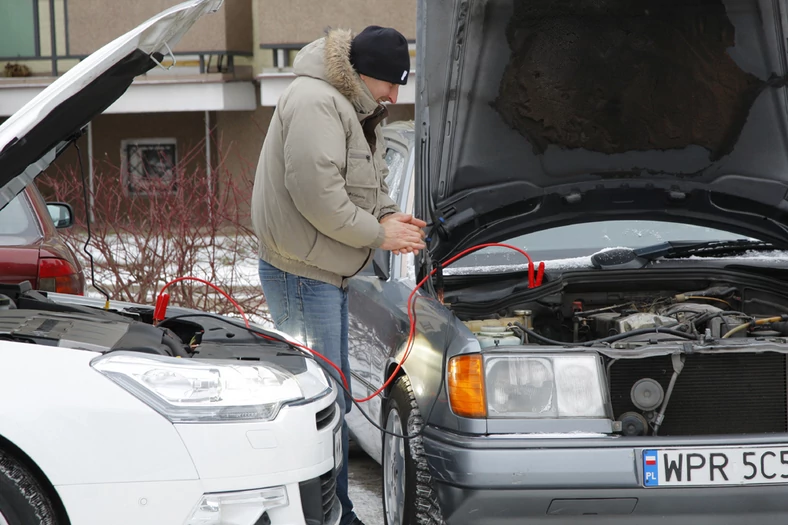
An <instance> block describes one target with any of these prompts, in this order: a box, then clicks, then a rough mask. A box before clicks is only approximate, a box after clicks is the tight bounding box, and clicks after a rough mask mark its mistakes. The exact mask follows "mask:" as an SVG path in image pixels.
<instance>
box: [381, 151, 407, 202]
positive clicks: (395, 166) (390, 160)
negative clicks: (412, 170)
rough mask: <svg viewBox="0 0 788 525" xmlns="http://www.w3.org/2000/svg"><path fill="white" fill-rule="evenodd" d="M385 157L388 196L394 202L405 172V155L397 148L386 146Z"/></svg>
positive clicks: (397, 196)
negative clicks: (387, 173)
mask: <svg viewBox="0 0 788 525" xmlns="http://www.w3.org/2000/svg"><path fill="white" fill-rule="evenodd" d="M385 159H386V164H388V166H389V175H388V177H386V185H387V186H388V187H389V196H390V197H391V198H392V200H393V201H394V202H397V199H398V198H399V192H400V190H401V189H402V178H403V175H404V173H405V155H403V154H402V153H401V152H400V151H399V150H396V149H394V148H388V149H387V150H386V157H385Z"/></svg>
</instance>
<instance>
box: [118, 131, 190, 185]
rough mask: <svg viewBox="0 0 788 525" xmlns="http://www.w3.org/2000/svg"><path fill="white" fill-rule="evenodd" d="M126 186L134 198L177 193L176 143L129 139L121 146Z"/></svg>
mask: <svg viewBox="0 0 788 525" xmlns="http://www.w3.org/2000/svg"><path fill="white" fill-rule="evenodd" d="M121 158H122V161H121V164H122V170H123V177H124V180H123V184H124V186H125V187H126V191H128V193H129V194H130V195H147V194H151V193H163V192H171V191H174V190H175V164H176V162H177V161H178V152H177V144H176V140H175V139H136V140H133V139H129V140H124V141H122V143H121Z"/></svg>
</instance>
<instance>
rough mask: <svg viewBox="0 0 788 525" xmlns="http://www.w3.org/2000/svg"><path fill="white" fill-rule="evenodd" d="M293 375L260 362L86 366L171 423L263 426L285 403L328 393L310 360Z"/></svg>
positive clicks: (154, 359) (124, 358) (123, 360)
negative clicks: (261, 424) (230, 423)
mask: <svg viewBox="0 0 788 525" xmlns="http://www.w3.org/2000/svg"><path fill="white" fill-rule="evenodd" d="M304 362H305V363H306V365H305V368H304V370H303V371H301V372H300V373H298V374H293V373H290V372H288V371H287V370H284V369H282V368H280V367H278V366H276V365H273V364H270V363H263V362H257V361H254V362H251V361H230V360H208V359H205V360H202V359H180V358H174V357H166V356H158V355H149V354H140V353H136V352H116V353H111V354H107V355H104V356H100V357H97V358H96V359H94V360H93V361H92V362H91V366H93V368H95V369H96V370H98V371H99V372H101V373H102V374H104V375H106V376H107V377H108V378H110V379H111V380H113V381H114V382H115V383H117V384H118V385H120V386H121V387H123V388H124V389H126V390H128V391H129V392H130V393H132V394H133V395H135V396H136V397H138V398H139V399H140V400H142V401H143V402H145V403H146V404H148V405H149V406H151V407H152V408H153V409H154V410H156V411H158V412H159V413H160V414H162V415H163V416H164V417H166V418H167V419H169V420H170V421H172V422H173V423H176V422H177V423H204V422H222V421H248V420H256V421H269V420H272V419H274V418H276V416H277V414H278V413H279V409H280V408H281V407H282V406H283V405H285V404H287V403H293V402H298V401H304V400H310V399H315V398H317V397H320V396H322V395H324V394H325V393H327V392H328V391H330V389H331V386H330V383H329V380H328V375H327V374H326V373H325V372H324V371H323V370H322V369H321V368H320V367H319V366H318V365H317V364H316V363H315V362H314V361H312V360H311V359H305V360H304Z"/></svg>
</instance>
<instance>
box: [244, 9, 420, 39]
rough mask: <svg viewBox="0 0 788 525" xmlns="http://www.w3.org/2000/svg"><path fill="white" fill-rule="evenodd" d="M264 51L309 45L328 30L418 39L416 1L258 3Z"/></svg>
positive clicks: (260, 37)
mask: <svg viewBox="0 0 788 525" xmlns="http://www.w3.org/2000/svg"><path fill="white" fill-rule="evenodd" d="M257 1H258V2H259V3H260V5H259V9H258V10H259V14H258V23H259V25H260V27H259V31H258V36H259V43H260V45H261V46H263V47H277V46H280V45H282V44H289V45H298V44H301V45H303V44H306V43H309V42H311V41H312V40H314V39H316V38H319V37H321V36H323V32H324V31H325V30H326V29H327V28H345V29H352V30H353V31H356V32H358V31H361V30H362V29H364V28H365V27H366V26H368V25H373V24H374V25H380V26H389V27H394V28H396V29H397V30H399V31H400V32H401V33H402V34H403V35H405V38H407V39H408V40H409V41H415V39H416V0H397V1H391V0H322V1H319V2H317V1H315V0H257Z"/></svg>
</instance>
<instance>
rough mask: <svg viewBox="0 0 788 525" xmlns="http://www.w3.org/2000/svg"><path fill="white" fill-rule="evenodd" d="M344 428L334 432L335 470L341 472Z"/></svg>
mask: <svg viewBox="0 0 788 525" xmlns="http://www.w3.org/2000/svg"><path fill="white" fill-rule="evenodd" d="M342 459H343V458H342V427H339V428H338V429H337V430H335V431H334V468H335V469H337V470H339V467H340V465H342Z"/></svg>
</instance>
